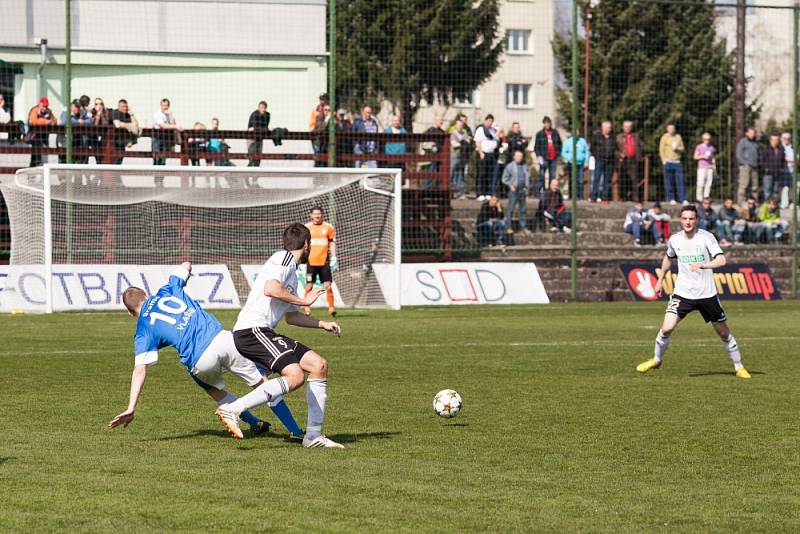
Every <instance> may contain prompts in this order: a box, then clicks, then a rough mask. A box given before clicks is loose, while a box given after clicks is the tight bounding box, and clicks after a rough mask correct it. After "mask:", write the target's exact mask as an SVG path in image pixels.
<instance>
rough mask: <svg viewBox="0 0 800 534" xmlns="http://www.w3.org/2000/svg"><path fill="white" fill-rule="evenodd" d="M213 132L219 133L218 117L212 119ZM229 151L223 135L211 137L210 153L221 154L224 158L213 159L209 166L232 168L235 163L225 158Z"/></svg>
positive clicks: (209, 143)
mask: <svg viewBox="0 0 800 534" xmlns="http://www.w3.org/2000/svg"><path fill="white" fill-rule="evenodd" d="M211 131H212V132H219V119H218V118H217V117H214V118H212V119H211ZM229 149H230V147H229V146H228V144H227V143H226V142H225V138H224V137H223V136H222V135H221V134H217V135H215V136H214V137H210V138H209V139H208V151H209V152H213V153H215V154H220V155H221V156H222V157H219V158H214V159H212V160H211V161H210V162H208V163H209V165H213V166H215V167H232V166H233V163H231V162H230V160H228V159H227V158H226V157H225V155H226V154H227V152H228V150H229Z"/></svg>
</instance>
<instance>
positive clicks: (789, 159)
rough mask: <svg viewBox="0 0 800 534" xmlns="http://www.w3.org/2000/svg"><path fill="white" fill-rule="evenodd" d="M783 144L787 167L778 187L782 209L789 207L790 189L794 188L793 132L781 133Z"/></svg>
mask: <svg viewBox="0 0 800 534" xmlns="http://www.w3.org/2000/svg"><path fill="white" fill-rule="evenodd" d="M781 146H782V147H783V154H784V156H785V157H786V167H785V168H784V171H783V180H782V181H781V184H780V186H779V188H778V190H779V192H780V198H781V203H780V206H781V209H785V208H788V207H789V200H790V198H791V195H790V194H789V190H790V189H791V188H792V173H793V172H794V147H793V146H792V134H790V133H789V132H783V133H782V134H781Z"/></svg>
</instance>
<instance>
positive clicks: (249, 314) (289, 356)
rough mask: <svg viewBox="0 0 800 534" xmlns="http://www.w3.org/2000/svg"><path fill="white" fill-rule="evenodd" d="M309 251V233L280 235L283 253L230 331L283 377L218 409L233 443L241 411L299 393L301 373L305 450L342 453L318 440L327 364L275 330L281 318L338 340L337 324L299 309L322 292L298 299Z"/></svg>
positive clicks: (299, 229)
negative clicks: (301, 266)
mask: <svg viewBox="0 0 800 534" xmlns="http://www.w3.org/2000/svg"><path fill="white" fill-rule="evenodd" d="M310 248H311V233H310V232H309V230H308V228H306V227H305V226H303V225H302V224H300V223H292V224H290V225H289V226H288V227H287V228H286V229H285V230H284V232H283V250H281V251H279V252H276V253H275V254H273V255H272V256H270V258H269V259H268V260H267V262H266V263H265V264H264V266H263V267H262V268H261V272H260V273H259V274H258V277H257V278H256V281H255V282H254V283H253V287H252V289H251V290H250V295H249V296H248V297H247V302H246V303H245V305H244V308H242V311H241V312H239V318H238V319H237V321H236V325H235V326H234V327H233V340H234V343H235V344H236V349H237V350H238V351H239V352H240V353H241V354H242V355H243V356H244V357H245V358H248V359H250V360H252V361H254V362H255V363H257V364H258V365H259V366H261V367H262V368H264V369H269V370H270V371H272V372H273V373H278V374H280V375H281V376H279V377H278V378H273V379H271V380H268V381H266V382H265V383H264V384H262V385H260V386H258V387H257V388H256V389H254V390H253V391H251V392H250V393H248V394H247V395H244V396H243V397H241V398H240V399H238V400H236V401H234V402H231V403H229V404H223V405H221V406H220V407H219V408H217V412H216V413H217V417H219V419H220V421H222V423H223V424H224V425H225V427H226V428H227V429H228V431H229V432H230V433H231V434H232V435H233V436H234V437H236V438H241V437H242V431H241V430H240V429H239V415H240V414H241V413H242V412H243V411H245V410H249V409H250V408H253V407H255V406H258V405H260V404H264V403H266V402H269V401H271V400H272V399H273V398H275V397H278V396H281V395H284V394H286V393H288V392H290V391H293V390H295V389H297V388H299V387H300V386H302V385H303V383H304V382H305V373H308V385H307V387H306V399H307V401H308V425H307V426H306V433H305V436H304V437H303V447H329V448H344V447H343V446H342V445H340V444H338V443H336V442H334V441H332V440H330V439H328V438H327V437H325V435H323V434H322V422H323V420H324V418H325V404H326V402H327V398H328V393H327V389H328V362H326V361H325V359H324V358H323V357H322V356H320V355H319V354H317V353H316V352H314V351H313V350H311V349H309V348H308V347H306V346H305V345H303V344H302V343H298V342H297V341H295V340H294V339H291V338H288V337H286V336H282V335H280V334H277V333H276V332H275V330H274V328H275V326H276V325H277V324H278V323H279V322H280V320H281V319H283V318H284V317H285V318H286V322H287V323H288V324H290V325H295V326H302V327H305V328H321V329H323V330H327V331H328V332H332V333H334V334H336V335H337V336H338V335H340V334H341V328H339V325H338V324H336V323H335V322H328V321H319V320H317V319H314V318H313V317H309V316H307V315H305V314H304V313H302V312H301V311H299V309H298V307H299V306H310V305H311V304H313V303H314V301H315V300H316V299H317V297H318V296H319V295H320V294H321V293H322V291H323V290H321V289H313V290H311V291H310V292H309V293H306V295H305V297H304V298H301V297H298V296H297V294H296V292H297V284H298V281H297V265H298V264H301V263H305V262H306V261H307V260H308V254H309V251H310Z"/></svg>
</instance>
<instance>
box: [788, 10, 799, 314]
mask: <svg viewBox="0 0 800 534" xmlns="http://www.w3.org/2000/svg"><path fill="white" fill-rule="evenodd" d="M798 17H800V4H798V3H797V2H795V4H794V10H793V11H792V60H793V65H792V67H793V68H792V147H794V163H793V164H792V189H791V193H790V194H791V195H792V197H791V202H792V204H791V205H792V298H793V299H796V298H797V163H798V162H797V153H798V150H797V141H798V139H797V119H798V110H797V99H798V94H797V92H798V90H800V83H798V82H799V81H800V80H798V76H799V74H798V70H800V58H798V53H800V52H799V51H798V48H797V46H798V37H797V33H798V31H800V24H798Z"/></svg>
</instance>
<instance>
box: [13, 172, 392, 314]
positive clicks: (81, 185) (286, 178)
mask: <svg viewBox="0 0 800 534" xmlns="http://www.w3.org/2000/svg"><path fill="white" fill-rule="evenodd" d="M400 182H401V180H400V171H399V170H394V169H367V170H358V169H327V168H326V169H310V168H272V169H270V168H230V167H156V166H149V165H148V166H126V165H93V166H84V165H45V166H43V167H37V168H31V169H24V170H21V171H18V172H17V174H16V176H14V179H13V180H9V181H6V182H5V183H2V184H0V190H1V191H2V193H3V196H4V198H5V202H6V204H7V205H8V210H9V218H10V224H11V261H10V265H9V266H7V267H6V266H0V311H4V312H10V311H14V310H20V311H40V312H51V311H54V310H55V311H60V310H78V309H121V308H122V302H121V293H122V291H124V290H125V288H126V287H128V286H130V285H136V286H139V287H143V288H144V289H145V290H147V291H150V292H154V291H156V290H157V288H158V287H160V286H161V285H163V284H164V283H166V280H167V277H168V275H169V273H170V272H171V270H172V269H173V268H174V266H175V265H177V264H179V263H180V262H183V261H187V260H189V261H191V262H192V263H193V264H194V265H195V268H194V272H193V274H194V277H193V278H192V280H191V281H190V283H189V284H188V286H187V291H188V292H189V294H190V295H192V296H193V297H194V298H196V299H197V300H198V301H199V302H200V303H201V304H203V305H204V306H205V307H208V308H238V307H240V305H242V304H244V300H246V298H247V294H248V292H249V288H250V284H251V283H252V281H253V280H254V278H255V275H256V274H257V273H258V271H259V269H260V267H261V265H262V264H263V263H264V262H265V261H266V259H267V258H268V257H269V256H270V255H271V254H272V253H274V252H276V251H277V250H280V249H281V248H282V234H283V230H284V228H285V227H286V226H287V225H288V224H289V223H292V222H302V223H307V222H309V220H310V211H311V208H312V207H315V206H319V207H321V208H322V210H323V213H324V216H325V221H326V222H329V223H330V224H332V225H333V226H334V228H335V232H336V248H337V252H336V256H337V260H338V271H337V272H336V273H335V274H334V293H335V299H336V303H337V305H338V306H341V307H393V308H394V307H399V302H400V299H399V297H398V295H396V294H387V291H388V292H392V293H394V292H396V291H398V290H399V287H400V284H399V283H392V284H383V286H385V287H389V286H391V288H390V289H385V288H382V286H381V284H379V283H378V280H377V278H376V276H375V272H374V269H373V266H375V265H376V264H383V266H382V269H379V270H381V271H384V270H385V269H386V268H387V267H388V266H399V264H400ZM391 271H392V272H394V273H397V276H399V268H395V269H392V270H391ZM304 283H305V281H304V280H300V283H299V289H298V292H299V293H302V288H303V286H304ZM317 304H318V305H322V306H325V305H326V303H325V297H324V296H323V297H321V298H320V299H319V300H318V303H317Z"/></svg>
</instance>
